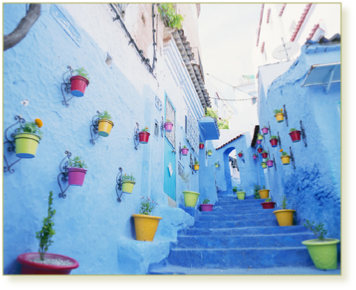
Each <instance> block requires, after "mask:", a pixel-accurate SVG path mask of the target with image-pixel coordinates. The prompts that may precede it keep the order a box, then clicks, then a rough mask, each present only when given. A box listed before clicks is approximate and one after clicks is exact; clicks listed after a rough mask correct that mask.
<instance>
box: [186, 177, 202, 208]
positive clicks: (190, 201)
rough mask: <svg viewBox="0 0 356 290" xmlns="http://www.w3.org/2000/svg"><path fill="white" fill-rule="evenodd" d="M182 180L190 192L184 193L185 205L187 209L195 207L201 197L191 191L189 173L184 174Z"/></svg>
mask: <svg viewBox="0 0 356 290" xmlns="http://www.w3.org/2000/svg"><path fill="white" fill-rule="evenodd" d="M182 179H183V182H184V183H185V185H186V186H187V189H188V190H185V191H183V195H184V204H185V206H186V207H195V205H196V203H197V201H198V197H199V195H200V194H199V193H198V192H195V191H189V181H190V180H189V173H187V174H185V173H184V172H183V175H182Z"/></svg>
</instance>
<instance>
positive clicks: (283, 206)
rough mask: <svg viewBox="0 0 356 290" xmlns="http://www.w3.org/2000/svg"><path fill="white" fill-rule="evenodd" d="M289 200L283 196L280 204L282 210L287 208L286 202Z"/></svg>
mask: <svg viewBox="0 0 356 290" xmlns="http://www.w3.org/2000/svg"><path fill="white" fill-rule="evenodd" d="M288 199H289V198H286V196H285V195H284V196H283V198H282V204H281V207H282V209H286V208H287V200H288Z"/></svg>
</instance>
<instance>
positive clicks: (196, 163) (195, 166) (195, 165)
mask: <svg viewBox="0 0 356 290" xmlns="http://www.w3.org/2000/svg"><path fill="white" fill-rule="evenodd" d="M194 170H195V171H198V170H199V162H198V161H195V162H194Z"/></svg>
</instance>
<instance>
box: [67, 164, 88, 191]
mask: <svg viewBox="0 0 356 290" xmlns="http://www.w3.org/2000/svg"><path fill="white" fill-rule="evenodd" d="M67 169H68V184H69V185H76V186H82V185H83V183H84V178H85V174H86V172H87V170H86V169H84V168H77V167H68V168H67Z"/></svg>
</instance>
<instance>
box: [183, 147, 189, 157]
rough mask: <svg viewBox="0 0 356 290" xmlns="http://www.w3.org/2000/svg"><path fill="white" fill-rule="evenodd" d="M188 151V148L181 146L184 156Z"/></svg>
mask: <svg viewBox="0 0 356 290" xmlns="http://www.w3.org/2000/svg"><path fill="white" fill-rule="evenodd" d="M188 151H189V149H188V148H182V154H183V155H184V156H187V155H188Z"/></svg>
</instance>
